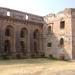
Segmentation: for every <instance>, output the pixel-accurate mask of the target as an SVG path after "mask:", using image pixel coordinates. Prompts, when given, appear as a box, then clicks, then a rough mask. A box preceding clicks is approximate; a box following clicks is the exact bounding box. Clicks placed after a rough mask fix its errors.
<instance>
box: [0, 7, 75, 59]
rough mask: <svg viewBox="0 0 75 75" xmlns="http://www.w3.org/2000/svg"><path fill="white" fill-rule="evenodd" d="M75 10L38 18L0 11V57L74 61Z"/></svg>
mask: <svg viewBox="0 0 75 75" xmlns="http://www.w3.org/2000/svg"><path fill="white" fill-rule="evenodd" d="M74 49H75V9H71V8H70V9H65V10H64V11H62V12H59V13H58V14H56V15H55V14H49V15H47V16H44V17H41V16H37V15H33V14H30V13H25V12H21V11H17V10H12V9H8V8H0V55H1V56H2V55H8V56H11V57H13V56H14V57H16V56H17V55H20V56H21V57H22V56H25V57H31V56H35V57H40V56H43V55H45V56H47V57H49V56H51V57H55V58H64V59H75V50H74Z"/></svg>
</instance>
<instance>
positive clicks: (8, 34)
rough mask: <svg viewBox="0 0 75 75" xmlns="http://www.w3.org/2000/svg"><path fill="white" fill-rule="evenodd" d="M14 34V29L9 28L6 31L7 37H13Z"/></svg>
mask: <svg viewBox="0 0 75 75" xmlns="http://www.w3.org/2000/svg"><path fill="white" fill-rule="evenodd" d="M12 33H13V27H11V26H7V27H6V30H5V36H11V35H12Z"/></svg>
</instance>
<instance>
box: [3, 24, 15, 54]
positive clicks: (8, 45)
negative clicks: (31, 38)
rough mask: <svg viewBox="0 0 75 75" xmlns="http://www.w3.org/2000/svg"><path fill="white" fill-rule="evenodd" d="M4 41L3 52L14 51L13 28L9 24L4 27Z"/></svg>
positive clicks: (11, 52) (10, 52) (9, 52)
mask: <svg viewBox="0 0 75 75" xmlns="http://www.w3.org/2000/svg"><path fill="white" fill-rule="evenodd" d="M4 37H5V41H4V52H5V53H7V54H8V55H11V54H13V53H14V48H15V46H14V45H15V44H14V29H13V27H12V26H11V25H8V26H7V27H6V28H5V36H4Z"/></svg>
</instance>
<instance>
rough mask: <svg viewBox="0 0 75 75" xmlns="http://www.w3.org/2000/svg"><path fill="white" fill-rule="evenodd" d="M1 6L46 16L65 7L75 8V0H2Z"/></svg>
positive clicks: (0, 1) (0, 0)
mask: <svg viewBox="0 0 75 75" xmlns="http://www.w3.org/2000/svg"><path fill="white" fill-rule="evenodd" d="M0 7H6V8H11V9H15V10H20V11H23V12H28V13H32V14H36V15H40V16H45V15H47V14H49V13H57V12H59V11H62V10H64V9H65V8H75V0H0Z"/></svg>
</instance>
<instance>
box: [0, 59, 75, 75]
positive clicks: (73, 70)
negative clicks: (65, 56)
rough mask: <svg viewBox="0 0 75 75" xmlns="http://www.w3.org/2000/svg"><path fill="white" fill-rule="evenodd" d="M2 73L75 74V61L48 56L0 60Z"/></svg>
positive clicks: (0, 74)
mask: <svg viewBox="0 0 75 75" xmlns="http://www.w3.org/2000/svg"><path fill="white" fill-rule="evenodd" d="M0 75H75V62H74V61H73V62H70V61H61V60H60V61H59V60H52V59H48V58H36V59H20V60H19V59H14V60H13V59H11V60H0Z"/></svg>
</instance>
